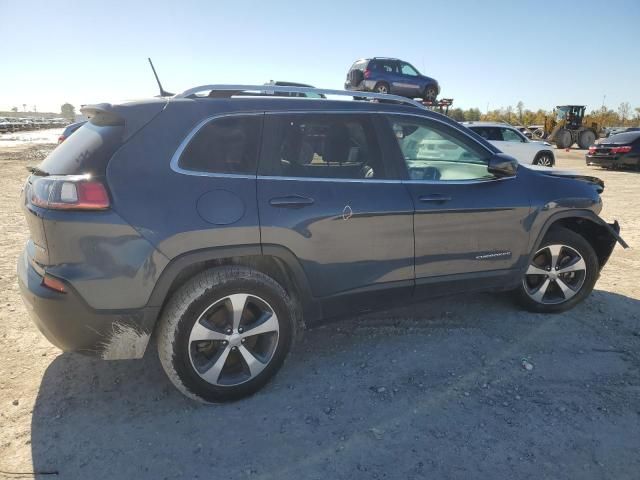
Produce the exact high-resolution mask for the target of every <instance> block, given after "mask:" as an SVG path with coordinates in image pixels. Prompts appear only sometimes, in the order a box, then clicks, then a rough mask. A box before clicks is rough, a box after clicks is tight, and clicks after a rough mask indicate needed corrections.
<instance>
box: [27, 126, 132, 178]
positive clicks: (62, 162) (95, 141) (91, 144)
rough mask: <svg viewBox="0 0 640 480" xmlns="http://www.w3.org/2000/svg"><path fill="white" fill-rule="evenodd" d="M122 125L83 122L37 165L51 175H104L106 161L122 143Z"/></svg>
mask: <svg viewBox="0 0 640 480" xmlns="http://www.w3.org/2000/svg"><path fill="white" fill-rule="evenodd" d="M123 131H124V127H123V126H119V125H116V126H99V125H94V124H93V123H92V122H87V123H85V124H84V125H83V126H82V127H80V128H79V129H78V130H77V131H76V132H75V133H74V134H73V135H71V136H70V137H69V138H68V139H67V140H65V141H64V142H62V143H61V144H60V145H58V146H57V147H56V148H54V149H53V151H52V152H51V153H50V154H49V156H48V157H47V158H45V159H44V161H43V162H42V163H41V164H40V165H39V166H38V168H39V169H40V170H42V171H44V172H47V173H49V174H51V175H83V174H86V173H90V174H92V175H98V176H100V175H105V171H106V168H107V163H108V162H109V160H110V159H111V157H112V156H113V154H114V152H115V151H116V150H117V149H118V148H119V147H120V145H122V132H123Z"/></svg>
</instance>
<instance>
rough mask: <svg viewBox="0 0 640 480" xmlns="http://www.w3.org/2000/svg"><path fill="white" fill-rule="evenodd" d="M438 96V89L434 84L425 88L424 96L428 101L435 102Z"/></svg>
mask: <svg viewBox="0 0 640 480" xmlns="http://www.w3.org/2000/svg"><path fill="white" fill-rule="evenodd" d="M437 97H438V89H437V88H436V87H434V86H429V87H427V88H425V89H424V93H423V95H422V98H423V99H424V100H425V101H427V102H434V101H435V100H436V98H437Z"/></svg>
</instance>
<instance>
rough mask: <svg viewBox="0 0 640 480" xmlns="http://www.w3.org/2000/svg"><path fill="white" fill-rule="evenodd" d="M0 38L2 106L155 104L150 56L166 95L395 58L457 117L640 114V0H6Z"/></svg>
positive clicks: (327, 79)
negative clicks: (495, 112) (472, 110)
mask: <svg viewBox="0 0 640 480" xmlns="http://www.w3.org/2000/svg"><path fill="white" fill-rule="evenodd" d="M429 18H430V19H431V20H427V19H429ZM436 19H441V20H440V21H438V20H436ZM0 33H1V35H0V38H2V39H3V42H9V44H10V47H9V48H6V47H5V48H3V52H2V62H1V63H0V65H1V67H0V109H8V108H10V107H12V106H14V105H15V106H19V107H20V109H22V104H23V103H26V104H27V105H28V106H29V107H28V109H30V108H31V105H34V104H35V105H37V108H38V110H39V111H43V110H54V111H59V108H60V105H61V104H62V103H63V102H65V101H69V102H71V103H73V104H75V105H76V106H77V105H79V104H81V103H92V102H99V101H114V100H118V99H128V98H139V97H144V96H149V95H155V94H156V93H157V91H156V85H155V83H154V79H153V77H152V74H151V71H150V69H149V66H148V64H147V60H146V58H147V57H148V56H151V57H152V58H153V60H154V63H155V64H156V68H157V69H158V73H159V74H160V78H161V80H162V82H163V85H164V87H165V88H166V89H167V90H169V91H181V90H185V89H187V88H189V87H192V86H195V85H200V84H206V83H264V82H266V81H268V80H270V79H274V80H290V81H298V82H305V83H312V84H314V85H316V86H319V87H320V86H321V87H325V88H342V86H343V82H344V79H345V75H346V72H347V70H348V68H349V66H350V65H351V63H352V62H353V61H354V60H355V59H357V58H361V57H371V56H394V57H399V58H402V59H404V60H407V61H409V62H411V63H413V64H414V65H415V66H416V67H417V68H418V69H419V70H421V71H422V72H423V73H425V74H427V75H429V76H433V77H435V78H436V79H438V80H439V82H440V84H441V86H442V93H441V96H444V97H453V98H454V99H455V104H454V106H459V107H462V108H468V107H478V108H480V109H481V110H483V111H484V110H486V109H487V106H489V108H490V109H493V108H498V107H501V106H507V105H514V106H515V104H516V103H517V102H518V101H519V100H522V101H523V102H524V104H525V106H526V107H527V108H532V109H536V108H545V109H550V108H552V107H553V106H554V105H556V104H560V103H581V104H582V103H584V104H587V105H588V106H589V108H592V107H593V108H597V107H599V106H600V105H601V104H602V100H603V96H604V95H606V103H607V105H609V106H610V107H614V108H617V106H618V104H619V103H620V102H622V101H628V102H630V103H631V106H632V107H640V62H638V58H639V54H638V49H639V47H640V1H639V0H626V1H623V0H609V1H608V2H601V1H591V0H589V1H579V0H575V1H566V2H565V1H543V0H541V1H537V2H525V1H506V0H505V1H484V2H473V1H454V0H448V1H413V0H404V1H402V2H390V1H388V0H387V1H380V2H377V1H372V0H369V1H368V2H363V1H357V2H346V1H334V0H324V1H322V2H300V1H295V2H293V1H292V2H284V1H261V2H252V1H235V2H227V1H188V0H182V1H171V2H166V1H165V2H163V1H149V2H136V1H134V0H129V1H121V0H108V1H107V0H102V1H93V0H84V1H74V2H72V1H65V0H55V1H31V0H0Z"/></svg>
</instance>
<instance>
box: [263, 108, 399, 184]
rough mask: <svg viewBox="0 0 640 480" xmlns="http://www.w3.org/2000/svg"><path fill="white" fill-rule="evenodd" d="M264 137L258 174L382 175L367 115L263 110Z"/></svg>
mask: <svg viewBox="0 0 640 480" xmlns="http://www.w3.org/2000/svg"><path fill="white" fill-rule="evenodd" d="M264 138H265V147H264V154H263V162H262V163H261V168H260V174H261V175H268V176H281V177H302V178H342V179H362V180H370V179H382V178H387V172H386V171H385V168H384V166H383V163H382V158H381V152H380V148H379V146H378V142H377V139H376V135H375V131H374V126H373V124H372V121H371V118H370V117H369V116H367V115H351V114H297V115H296V114H293V115H267V117H266V120H265V134H264Z"/></svg>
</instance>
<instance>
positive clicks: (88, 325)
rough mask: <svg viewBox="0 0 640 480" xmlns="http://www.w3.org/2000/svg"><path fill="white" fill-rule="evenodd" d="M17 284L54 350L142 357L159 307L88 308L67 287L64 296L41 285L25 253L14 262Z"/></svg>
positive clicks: (112, 357)
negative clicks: (15, 263) (16, 269)
mask: <svg viewBox="0 0 640 480" xmlns="http://www.w3.org/2000/svg"><path fill="white" fill-rule="evenodd" d="M18 284H19V286H20V291H21V293H22V298H23V300H24V303H25V305H26V307H27V310H28V312H29V315H30V317H31V319H32V320H33V322H34V323H35V324H36V326H37V327H38V329H39V330H40V331H41V332H42V334H43V335H44V336H45V337H46V338H47V340H49V341H50V342H51V343H52V344H54V345H55V346H57V347H58V348H60V349H62V350H64V351H66V352H78V353H83V354H86V355H91V356H97V357H101V358H103V359H105V360H121V359H130V358H141V357H142V356H143V355H144V352H145V350H146V347H147V344H148V342H149V338H150V336H151V331H152V328H153V325H154V323H155V320H156V318H157V316H158V313H159V309H160V308H159V307H144V308H139V309H135V310H95V309H92V308H91V307H89V306H88V305H87V303H86V302H85V301H84V299H82V298H81V296H80V295H79V294H78V293H77V292H76V291H75V290H74V289H73V288H72V287H71V286H69V285H67V286H68V292H67V293H58V292H56V291H54V290H51V289H49V288H47V287H44V286H42V276H41V275H40V274H39V273H38V272H37V271H36V270H35V269H34V267H33V265H31V263H30V262H29V259H28V255H27V253H26V251H25V252H23V253H22V255H20V257H19V259H18Z"/></svg>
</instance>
